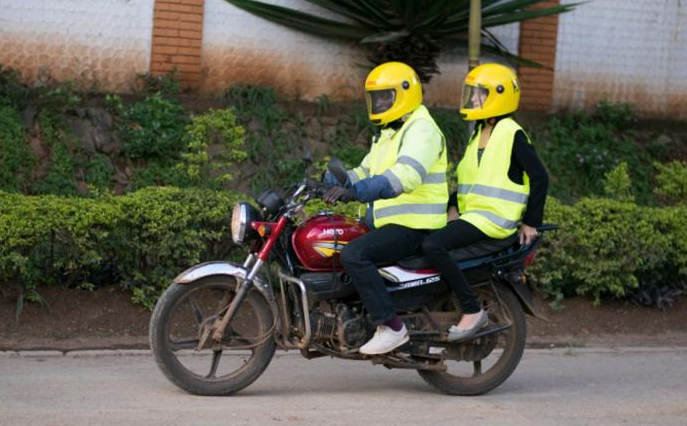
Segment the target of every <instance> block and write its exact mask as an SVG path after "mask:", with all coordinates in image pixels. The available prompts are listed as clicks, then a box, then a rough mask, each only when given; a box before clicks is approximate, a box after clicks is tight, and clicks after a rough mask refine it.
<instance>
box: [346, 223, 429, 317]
mask: <svg viewBox="0 0 687 426" xmlns="http://www.w3.org/2000/svg"><path fill="white" fill-rule="evenodd" d="M425 235H427V231H424V230H418V229H411V228H406V227H405V226H400V225H385V226H382V227H381V228H378V229H374V230H372V231H370V232H368V233H367V234H365V235H363V236H362V237H358V238H356V239H355V240H353V241H351V242H350V243H348V244H347V245H346V246H345V247H344V248H343V250H342V251H341V263H342V264H343V266H344V269H345V270H346V272H347V273H348V275H349V276H350V277H351V281H352V282H353V285H354V286H355V289H356V290H357V291H358V294H359V295H360V298H361V299H362V301H363V303H364V304H365V307H366V308H367V310H368V312H369V313H370V317H371V320H372V322H373V323H374V324H376V325H379V324H383V323H385V322H386V321H389V320H390V319H392V318H393V317H394V316H396V308H395V307H394V302H393V301H392V300H391V295H389V292H387V290H386V286H385V285H384V281H383V280H382V276H381V275H379V272H378V271H377V266H375V265H376V264H378V263H387V262H397V261H399V260H401V259H403V258H406V257H408V256H411V255H413V254H415V253H417V252H419V250H420V246H421V245H422V240H423V239H424V237H425Z"/></svg>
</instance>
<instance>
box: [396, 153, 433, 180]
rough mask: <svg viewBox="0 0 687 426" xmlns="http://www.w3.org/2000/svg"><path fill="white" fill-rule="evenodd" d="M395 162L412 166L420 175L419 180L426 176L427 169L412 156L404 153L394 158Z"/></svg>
mask: <svg viewBox="0 0 687 426" xmlns="http://www.w3.org/2000/svg"><path fill="white" fill-rule="evenodd" d="M396 163H397V164H405V165H408V166H410V167H412V168H413V170H415V171H416V172H417V174H419V175H420V179H421V180H423V181H424V180H425V177H427V170H425V168H424V167H423V166H422V164H420V162H419V161H417V160H416V159H414V158H412V157H408V156H407V155H404V156H402V157H398V160H396Z"/></svg>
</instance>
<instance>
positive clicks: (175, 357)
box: [149, 276, 275, 396]
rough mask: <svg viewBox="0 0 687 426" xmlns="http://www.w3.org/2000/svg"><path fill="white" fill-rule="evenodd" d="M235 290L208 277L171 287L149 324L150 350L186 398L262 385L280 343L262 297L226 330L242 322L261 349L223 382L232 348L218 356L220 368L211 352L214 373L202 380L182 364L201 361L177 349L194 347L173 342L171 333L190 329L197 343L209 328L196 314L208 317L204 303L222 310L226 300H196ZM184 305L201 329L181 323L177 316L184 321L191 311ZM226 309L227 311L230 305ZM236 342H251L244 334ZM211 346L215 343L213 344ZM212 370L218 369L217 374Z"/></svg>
mask: <svg viewBox="0 0 687 426" xmlns="http://www.w3.org/2000/svg"><path fill="white" fill-rule="evenodd" d="M235 286H236V280H235V279H234V278H233V277H226V276H217V277H207V278H204V279H201V280H198V281H196V282H193V283H190V284H172V285H171V286H170V287H169V288H168V289H167V290H166V291H165V292H164V294H163V295H162V297H161V298H160V300H159V301H158V302H157V304H156V306H155V310H154V311H153V315H152V317H151V319H150V331H149V333H150V347H151V350H152V352H153V355H154V357H155V361H156V362H157V365H158V367H159V368H160V370H161V371H162V373H163V374H164V375H165V377H167V379H169V380H170V381H171V382H172V383H174V384H175V385H176V386H178V387H179V388H181V389H183V390H185V391H186V392H189V393H192V394H194V395H213V396H217V395H231V394H233V393H235V392H237V391H239V390H241V389H243V388H245V387H247V386H248V385H250V384H251V383H253V382H254V381H255V380H257V378H258V377H260V375H261V374H262V373H263V372H264V371H265V369H266V368H267V366H268V365H269V363H270V361H271V360H272V357H273V356H274V351H275V341H274V337H273V336H272V334H271V333H273V325H274V317H273V315H272V311H271V309H270V306H269V303H268V302H267V300H265V297H264V296H263V295H262V294H261V293H260V292H259V291H257V290H255V289H253V290H251V291H250V292H249V293H248V295H247V296H246V298H245V299H244V301H243V302H242V303H241V305H240V306H239V310H238V312H237V315H236V317H235V318H234V320H232V322H231V323H230V325H229V327H228V328H227V332H229V330H230V329H232V326H234V324H235V323H237V321H242V322H243V323H244V324H248V325H247V326H246V327H248V328H251V329H252V330H254V332H255V333H257V336H261V337H256V338H255V339H254V341H253V342H251V343H253V344H254V345H257V346H255V347H253V348H250V349H247V350H246V351H245V352H250V355H246V356H248V359H247V360H246V361H243V362H244V363H243V364H242V365H240V366H239V367H238V368H236V369H235V370H232V371H230V372H229V373H228V374H224V375H222V376H220V377H216V374H217V371H218V367H219V365H221V364H222V361H223V359H222V356H223V355H224V353H225V352H227V351H228V350H229V349H230V347H229V346H227V347H226V348H225V347H224V346H222V351H220V352H219V354H220V355H218V356H217V361H216V362H215V356H216V352H214V351H212V352H211V353H212V359H211V360H210V372H209V373H208V375H207V376H203V375H202V374H198V373H197V372H195V371H193V369H192V368H190V367H189V366H188V365H186V364H184V363H183V362H182V359H183V360H185V361H188V360H187V358H190V359H191V361H194V362H197V363H201V364H202V362H204V361H203V360H200V361H198V360H197V359H198V358H202V357H198V356H195V357H193V356H190V357H189V356H184V355H185V354H183V353H181V352H177V350H180V349H175V347H174V345H176V346H177V347H178V346H180V345H182V344H184V345H186V347H185V349H190V348H192V347H193V343H191V342H190V341H187V342H186V343H182V342H175V341H172V333H174V332H175V329H174V328H173V326H174V327H176V326H179V327H181V328H182V329H188V330H189V336H191V335H193V332H194V330H196V331H195V333H196V334H195V336H196V339H198V336H199V332H198V331H197V330H199V328H200V326H199V324H201V323H202V322H204V321H201V320H200V318H204V316H203V315H200V316H198V315H195V314H196V313H197V312H201V314H202V313H203V307H205V306H206V305H205V304H204V302H205V301H207V306H209V304H210V303H211V302H212V303H214V305H215V306H217V305H218V304H222V303H223V302H224V300H222V302H219V303H218V300H216V299H214V302H213V299H211V298H210V297H204V298H203V299H202V301H201V303H200V305H199V302H198V301H197V298H198V297H199V296H204V295H205V293H209V294H211V295H212V293H213V292H223V294H224V295H226V296H227V297H230V295H231V294H233V292H234V289H235ZM184 301H188V306H190V309H188V311H189V312H192V315H191V318H193V320H195V322H196V324H186V323H187V322H188V321H178V320H177V315H181V316H183V314H184V312H185V311H186V309H184V306H185V304H184ZM224 306H226V304H225V305H224ZM217 312H218V311H215V314H216V313H217ZM242 312H246V314H245V315H244V314H242ZM208 317H210V316H208ZM216 317H217V316H216V315H215V316H212V318H216ZM244 317H245V318H244ZM205 320H207V318H205ZM211 320H212V319H211ZM191 322H193V321H191ZM267 333H270V335H269V336H268V335H267ZM232 336H235V337H234V338H235V339H236V341H239V340H240V339H244V340H245V339H247V337H245V336H243V335H242V334H240V333H235V332H234V334H233V335H232ZM227 339H228V340H227V342H231V341H232V340H231V338H230V337H227ZM209 340H210V341H212V338H210V339H209ZM197 342H198V340H196V344H197ZM205 349H206V348H204V350H205ZM208 349H209V348H208ZM206 353H208V352H206ZM193 354H195V352H193V353H192V355H193ZM227 358H228V357H225V358H224V359H227ZM232 360H233V358H231V359H229V362H231V361H232ZM213 364H214V365H215V367H214V369H213ZM232 368H233V367H232ZM212 371H215V373H214V374H213V373H212ZM210 375H213V377H209V376H210Z"/></svg>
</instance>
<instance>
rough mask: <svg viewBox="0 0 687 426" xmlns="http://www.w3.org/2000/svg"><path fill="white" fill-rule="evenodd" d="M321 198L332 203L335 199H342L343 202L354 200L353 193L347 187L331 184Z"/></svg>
mask: <svg viewBox="0 0 687 426" xmlns="http://www.w3.org/2000/svg"><path fill="white" fill-rule="evenodd" d="M322 199H323V200H324V202H325V203H327V204H334V203H336V202H337V201H343V202H344V203H347V202H349V201H353V200H355V195H353V193H352V192H351V191H350V190H349V189H346V188H343V187H340V186H333V187H331V188H329V189H328V190H327V192H325V194H324V196H323V197H322Z"/></svg>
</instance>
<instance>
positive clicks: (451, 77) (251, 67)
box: [201, 0, 519, 106]
mask: <svg viewBox="0 0 687 426" xmlns="http://www.w3.org/2000/svg"><path fill="white" fill-rule="evenodd" d="M267 2H268V3H272V4H279V5H283V6H287V7H293V8H297V9H299V10H303V11H306V12H313V11H318V12H321V13H323V15H324V16H327V13H326V11H324V12H323V11H322V9H318V8H317V7H316V6H313V5H310V4H309V3H306V2H303V1H295V0H272V1H267ZM518 28H519V26H518V25H517V24H516V25H509V26H505V27H500V28H496V29H494V33H495V34H496V35H497V36H498V37H500V38H501V39H502V41H503V42H504V43H505V44H506V45H507V46H509V48H511V49H514V50H515V51H517V44H518ZM202 63H203V65H202V68H203V71H202V74H203V82H202V84H201V90H203V91H206V92H216V91H221V90H224V89H226V88H228V87H229V86H231V85H232V84H234V83H236V82H247V83H258V84H268V85H271V86H274V87H275V88H277V90H279V92H281V93H283V94H285V95H286V96H289V97H293V98H300V99H307V100H313V99H315V98H317V97H318V96H320V95H322V94H327V96H328V97H329V99H331V100H354V99H361V98H362V94H363V90H362V87H363V81H364V79H365V76H366V75H367V73H368V72H369V71H370V67H369V66H368V65H367V64H368V61H367V60H366V50H364V49H362V48H360V47H359V46H357V45H356V44H355V43H348V42H336V41H331V40H327V39H323V38H319V37H316V36H311V35H308V34H305V33H301V32H298V31H294V30H291V29H289V28H285V27H283V26H280V25H277V24H273V23H271V22H269V21H266V20H264V19H262V18H258V17H256V16H254V15H251V14H250V13H247V12H244V11H243V10H241V9H238V8H236V7H234V6H233V5H230V4H228V3H227V2H225V1H223V0H206V2H205V24H204V28H203V58H202ZM360 65H363V66H362V67H361V66H360ZM439 65H440V69H441V72H442V74H441V75H439V76H435V77H434V78H433V79H432V82H431V83H430V84H429V86H427V87H426V90H427V93H426V96H425V98H426V100H427V101H428V102H429V103H431V104H439V105H444V106H457V105H458V103H459V98H460V90H461V82H462V79H463V77H464V76H465V72H466V70H467V57H466V56H465V54H464V53H461V50H460V49H459V48H457V47H451V46H447V48H446V49H445V53H444V54H443V55H442V56H441V58H440V59H439Z"/></svg>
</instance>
